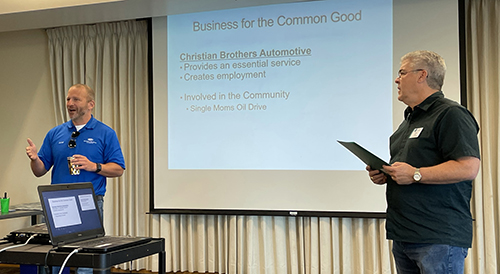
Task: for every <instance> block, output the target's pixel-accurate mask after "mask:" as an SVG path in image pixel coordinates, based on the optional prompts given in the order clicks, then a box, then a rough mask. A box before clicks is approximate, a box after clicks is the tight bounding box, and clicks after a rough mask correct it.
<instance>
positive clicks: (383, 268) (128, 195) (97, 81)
mask: <svg viewBox="0 0 500 274" xmlns="http://www.w3.org/2000/svg"><path fill="white" fill-rule="evenodd" d="M498 5H499V4H498V1H487V0H468V1H466V21H467V23H466V26H467V27H466V30H467V50H468V52H467V68H468V75H467V83H468V86H467V91H468V106H469V109H470V110H471V111H472V112H473V114H474V115H475V116H476V118H477V120H478V122H479V123H480V127H481V132H480V135H479V137H480V145H481V152H482V166H481V170H480V173H479V175H478V177H477V178H476V180H475V182H474V196H473V199H472V202H471V207H472V212H473V216H474V219H475V222H474V241H473V247H472V249H470V250H469V255H468V257H467V259H466V265H465V273H481V274H482V273H484V274H489V273H497V269H498V267H499V265H498V261H499V259H500V255H499V254H500V252H499V251H500V243H499V242H500V239H499V238H500V233H499V227H500V201H499V197H500V187H499V186H498V179H499V176H500V174H499V172H498V170H499V168H498V164H499V161H498V152H499V138H498V136H499V133H500V126H499V115H500V112H499V109H500V86H499V81H500V80H499V79H500V71H499V64H500V41H499V39H500V38H499V35H498V32H499V27H500V22H499V21H498V20H499V19H498V15H499V14H500V10H499V7H498ZM47 34H48V36H49V55H50V68H51V70H52V83H53V87H54V94H53V95H54V104H55V116H56V120H57V121H58V123H62V122H64V121H66V120H67V119H68V117H67V114H66V110H65V107H64V102H65V96H66V92H67V90H68V88H69V87H70V86H71V85H72V84H74V83H79V82H82V83H86V84H88V85H90V86H92V87H93V88H94V89H95V90H96V94H97V98H96V101H97V106H96V109H95V113H94V114H95V116H96V118H98V119H100V120H102V121H103V122H105V123H106V124H108V125H110V126H111V127H112V128H114V129H115V130H116V131H117V134H118V137H119V140H120V143H121V145H122V149H123V151H124V155H125V160H126V164H127V170H126V172H125V174H124V175H123V176H122V177H121V178H119V179H111V180H108V191H107V194H106V198H105V201H106V202H105V225H106V230H107V233H108V234H114V235H134V236H136V235H137V236H152V237H163V238H165V248H166V270H167V272H177V271H189V272H209V273H216V272H217V273H234V274H236V273H241V274H316V273H318V274H323V273H349V274H350V273H353V274H358V273H359V274H373V273H376V274H378V273H380V274H386V273H387V274H389V273H396V270H395V265H394V260H393V258H392V255H391V248H392V242H391V241H388V240H386V238H385V220H384V219H361V218H327V217H321V218H320V217H282V216H233V215H179V214H162V215H158V214H146V212H147V210H148V207H149V204H148V199H149V154H148V153H149V143H148V141H149V139H148V138H149V137H148V134H149V129H148V96H147V93H148V92H147V90H148V89H147V86H148V84H147V79H148V73H149V72H148V69H147V67H148V64H147V60H148V59H147V48H148V46H147V26H146V23H145V22H136V21H127V22H118V23H104V24H97V25H91V26H72V27H63V28H58V29H51V30H47ZM157 265H158V258H157V256H152V257H150V258H146V259H141V260H139V262H137V263H134V265H133V268H134V269H143V268H146V269H148V270H152V271H157V270H158V269H157ZM120 267H123V268H127V267H128V265H122V266H120Z"/></svg>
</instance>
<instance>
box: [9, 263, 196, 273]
mask: <svg viewBox="0 0 500 274" xmlns="http://www.w3.org/2000/svg"><path fill="white" fill-rule="evenodd" d="M73 273H74V270H73V269H71V274H73ZM111 273H122V274H123V273H142V274H144V273H148V274H156V272H151V271H147V270H142V271H132V272H131V271H128V270H121V269H116V268H112V269H111ZM0 274H20V271H19V265H15V264H0ZM179 274H188V273H179Z"/></svg>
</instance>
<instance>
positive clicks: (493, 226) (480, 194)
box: [466, 0, 500, 273]
mask: <svg viewBox="0 0 500 274" xmlns="http://www.w3.org/2000/svg"><path fill="white" fill-rule="evenodd" d="M499 16H500V2H499V1H496V0H495V1H490V0H469V1H466V22H467V26H466V28H467V31H466V35H467V49H468V52H467V71H468V73H467V98H468V101H467V103H468V107H469V109H470V110H471V111H472V113H473V114H474V116H475V117H476V119H477V120H478V122H479V125H480V127H481V130H480V134H479V135H480V145H481V158H482V161H481V170H480V173H479V175H478V177H477V178H476V180H475V183H474V199H473V203H472V207H473V210H472V212H473V215H474V216H473V217H474V218H475V220H476V221H475V226H474V229H475V230H474V242H473V248H472V250H471V252H470V256H469V259H470V260H468V261H467V262H468V264H467V265H466V267H467V273H498V271H499V269H500V264H499V261H500V244H499V243H500V231H499V226H500V200H499V198H500V188H499V185H498V179H499V175H500V174H499V172H498V170H499V168H500V167H499V161H498V153H499V148H500V146H499V140H500V139H499V136H500V135H499V133H500V132H499V129H500V127H499V124H500V119H499V118H500V112H499V108H500V84H499V81H500V80H499V79H500V69H499V66H500V35H499V31H500V18H499Z"/></svg>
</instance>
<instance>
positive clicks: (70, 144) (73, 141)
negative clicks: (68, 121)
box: [68, 131, 80, 148]
mask: <svg viewBox="0 0 500 274" xmlns="http://www.w3.org/2000/svg"><path fill="white" fill-rule="evenodd" d="M78 135H80V131H73V133H71V139H70V140H69V142H68V147H69V148H75V147H76V137H78Z"/></svg>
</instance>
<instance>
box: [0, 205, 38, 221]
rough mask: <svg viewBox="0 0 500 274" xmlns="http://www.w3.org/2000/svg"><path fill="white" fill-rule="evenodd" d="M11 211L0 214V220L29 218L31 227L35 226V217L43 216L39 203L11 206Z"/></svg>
mask: <svg viewBox="0 0 500 274" xmlns="http://www.w3.org/2000/svg"><path fill="white" fill-rule="evenodd" d="M10 208H11V210H14V211H9V212H7V213H1V214H0V220H3V219H11V218H19V217H26V216H31V225H35V224H37V223H38V222H37V219H36V218H37V216H38V215H43V211H42V207H41V205H40V202H35V203H24V204H18V205H11V206H10Z"/></svg>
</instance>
